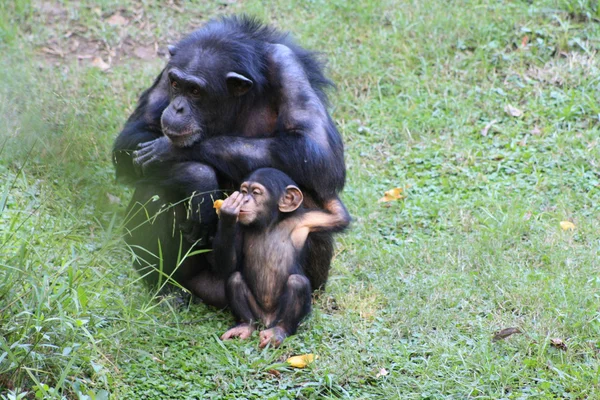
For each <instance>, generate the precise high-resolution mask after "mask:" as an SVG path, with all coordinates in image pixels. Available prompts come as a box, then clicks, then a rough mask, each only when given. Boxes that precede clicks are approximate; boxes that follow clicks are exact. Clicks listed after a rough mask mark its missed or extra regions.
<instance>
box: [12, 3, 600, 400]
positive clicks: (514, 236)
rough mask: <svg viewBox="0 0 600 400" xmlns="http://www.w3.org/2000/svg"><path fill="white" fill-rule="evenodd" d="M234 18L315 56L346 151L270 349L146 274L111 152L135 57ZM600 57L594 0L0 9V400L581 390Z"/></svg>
mask: <svg viewBox="0 0 600 400" xmlns="http://www.w3.org/2000/svg"><path fill="white" fill-rule="evenodd" d="M165 4H166V5H165ZM237 12H246V13H249V14H252V15H256V16H258V17H260V18H262V19H263V20H265V21H269V22H271V23H273V24H274V25H276V26H278V27H280V28H282V29H289V30H291V31H293V33H294V35H295V36H296V38H297V39H298V40H299V41H300V42H301V43H302V44H303V45H305V46H307V47H309V48H313V49H320V50H322V51H323V53H324V54H325V55H326V56H327V58H328V59H329V64H328V67H329V69H328V72H329V75H330V76H331V77H332V79H333V80H334V81H335V82H336V83H337V86H338V89H337V91H336V92H335V93H333V94H332V100H333V101H332V104H333V105H334V107H333V109H332V114H333V116H334V118H335V120H336V122H337V124H338V126H339V128H340V131H341V132H342V134H343V136H344V139H345V143H346V162H347V167H348V182H347V187H346V190H345V192H344V201H345V203H346V204H347V206H348V208H349V210H350V212H351V214H352V215H353V217H354V222H353V225H352V229H351V230H350V231H349V232H348V233H346V234H344V235H341V236H339V237H338V246H337V253H336V257H335V260H334V269H333V272H332V276H331V279H330V282H329V285H328V287H327V290H326V292H325V293H323V294H322V295H321V296H319V297H318V298H317V299H316V301H315V307H314V312H313V314H312V316H311V317H310V318H309V319H308V320H307V321H306V322H305V323H304V324H303V325H302V327H301V329H300V331H299V333H298V335H296V336H294V337H292V338H290V339H289V340H287V341H286V342H285V344H284V345H283V346H282V347H281V348H280V349H266V350H259V349H258V347H257V340H256V338H254V339H252V340H250V341H248V342H237V341H232V342H227V343H222V342H221V341H220V340H219V339H218V336H219V335H220V334H221V333H222V332H223V331H224V330H225V329H226V328H228V327H229V326H230V324H231V323H232V318H231V316H230V315H229V314H228V313H227V312H221V311H217V310H214V309H210V308H207V307H204V306H203V305H190V306H189V307H185V308H184V309H183V310H176V309H175V308H174V306H173V305H172V302H171V301H170V300H169V299H156V298H153V296H152V293H149V292H148V291H147V290H145V289H144V287H143V285H142V284H141V283H140V282H139V278H138V276H137V275H136V273H135V272H134V271H133V270H132V268H131V255H130V254H129V253H128V251H127V250H126V248H125V246H124V243H123V242H122V241H121V238H120V235H121V230H120V227H121V224H122V219H123V214H124V209H125V205H126V204H127V201H128V199H129V197H130V195H131V192H130V190H129V189H127V188H125V187H122V186H120V185H117V184H116V183H115V182H114V179H113V169H112V166H111V163H110V147H111V144H112V140H113V139H114V137H115V136H116V134H117V133H118V131H119V129H120V128H121V127H122V126H123V123H124V121H125V119H126V118H127V116H128V115H129V114H130V113H131V111H132V110H133V107H134V105H135V101H136V98H137V96H138V95H139V93H140V92H141V91H142V90H143V89H144V88H146V87H148V86H149V85H150V84H151V82H152V79H153V78H154V77H155V75H156V74H157V73H158V71H159V70H160V68H161V66H162V65H163V64H164V60H161V59H159V57H148V56H147V54H148V49H150V50H151V54H154V49H156V48H158V49H159V52H160V51H161V49H164V48H165V46H166V44H168V43H171V42H173V41H175V40H176V39H177V38H178V37H181V36H182V35H183V34H185V33H186V32H188V31H190V30H191V29H193V27H194V26H198V25H199V24H201V23H202V22H203V21H205V20H206V19H208V18H210V17H214V16H218V15H222V14H228V13H237ZM115 14H118V15H120V16H121V17H123V18H124V19H125V20H124V21H125V23H123V20H119V19H113V20H111V19H110V18H111V17H113V16H114V15H115ZM109 21H110V22H109ZM599 47H600V25H598V6H597V4H596V2H594V1H592V2H588V1H576V0H556V1H553V0H544V1H530V2H525V1H514V2H503V1H501V2H484V1H475V0H473V1H466V0H457V1H452V2H438V1H433V0H427V1H410V0H395V1H391V0H381V1H372V2H345V1H338V0H334V1H328V2H325V1H319V0H315V1H311V2H286V1H276V2H272V3H269V5H264V4H263V3H261V2H258V1H253V0H251V1H248V2H202V3H201V4H200V3H196V2H177V1H171V2H167V3H165V2H160V1H158V0H148V1H144V2H139V1H136V0H128V1H118V2H117V1H113V0H103V1H98V2H91V1H82V2H77V3H75V2H71V1H67V0H62V1H51V2H44V3H42V2H37V1H28V0H19V1H14V2H3V3H0V52H1V54H2V57H1V58H0V82H1V83H0V132H1V133H0V176H2V177H3V179H2V180H1V182H0V393H1V394H0V398H2V399H19V398H57V399H58V398H69V399H71V398H80V399H106V398H114V399H125V398H127V399H136V398H140V399H143V398H145V399H154V398H156V399H161V398H172V399H176V398H181V399H188V398H232V399H234V398H236V399H237V398H261V399H263V398H264V399H269V398H271V399H282V398H289V399H292V398H338V397H348V398H403V399H467V398H469V399H471V398H472V399H551V398H552V399H553V398H567V399H586V398H590V399H591V398H600V370H599V367H600V361H599V351H600V341H599V339H598V338H599V337H600V321H599V312H598V296H599V295H600V279H599V278H598V267H599V262H598V251H599V250H600V247H599V246H600V234H599V232H600V222H599V220H598V215H600V214H599V211H600V209H599V207H600V206H599V204H600V195H599V189H598V187H599V185H600V169H599V168H600V167H599V164H600V151H599V147H598V143H599V139H598V138H599V137H600V136H599V126H600V125H599V122H600V106H599V105H598V101H597V99H598V98H600V81H599V78H598V77H599V76H600V70H599V69H600V66H599V64H598V59H597V51H598V49H599ZM96 57H99V58H101V59H102V61H103V62H104V63H106V64H108V65H110V69H108V70H107V71H103V70H101V69H99V68H95V67H91V66H90V65H91V64H92V63H93V61H94V59H95V58H96ZM96 65H101V64H96ZM509 106H510V107H514V108H516V109H518V110H520V111H522V115H521V116H513V115H511V112H510V108H509ZM513 114H514V112H513ZM486 127H487V129H485V128H486ZM394 187H402V188H404V189H405V193H406V195H407V197H406V199H404V200H402V201H398V202H392V203H386V204H383V203H378V202H377V199H378V198H379V197H381V196H383V192H384V191H386V190H388V189H391V188H394ZM118 201H120V203H118ZM561 221H571V222H573V223H574V224H575V226H576V228H575V230H573V231H563V230H562V229H561V227H560V224H559V223H560V222H561ZM509 327H517V328H519V330H520V331H521V333H520V334H515V335H513V336H511V337H509V338H506V339H503V340H499V341H493V340H492V338H493V335H494V332H496V331H499V330H501V329H504V328H509ZM553 339H559V340H560V341H562V342H563V343H564V344H565V345H566V349H565V347H563V348H561V346H555V345H553V344H552V343H553V341H552V340H553ZM554 343H557V342H554ZM304 353H315V354H317V355H319V358H318V360H317V361H316V362H315V363H313V364H312V365H311V366H310V367H309V368H307V369H303V370H294V369H290V368H289V367H287V366H286V365H285V364H284V363H283V361H284V360H285V359H286V357H288V356H290V355H295V354H304Z"/></svg>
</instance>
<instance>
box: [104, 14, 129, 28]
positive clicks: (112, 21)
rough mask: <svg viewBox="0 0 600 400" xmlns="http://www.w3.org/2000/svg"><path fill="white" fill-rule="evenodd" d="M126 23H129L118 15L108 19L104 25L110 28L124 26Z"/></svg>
mask: <svg viewBox="0 0 600 400" xmlns="http://www.w3.org/2000/svg"><path fill="white" fill-rule="evenodd" d="M127 22H129V21H128V20H127V18H125V17H124V16H122V15H121V14H119V13H116V14H113V15H112V16H111V17H110V18H109V19H107V20H106V23H107V24H109V25H112V26H116V25H120V26H122V25H126V24H127Z"/></svg>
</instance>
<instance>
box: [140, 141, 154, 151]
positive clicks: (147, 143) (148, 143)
mask: <svg viewBox="0 0 600 400" xmlns="http://www.w3.org/2000/svg"><path fill="white" fill-rule="evenodd" d="M154 140H156V139H154ZM154 140H151V141H149V142H142V143H139V144H138V145H137V147H138V149H143V148H144V147H148V146H150V145H152V144H153V143H154Z"/></svg>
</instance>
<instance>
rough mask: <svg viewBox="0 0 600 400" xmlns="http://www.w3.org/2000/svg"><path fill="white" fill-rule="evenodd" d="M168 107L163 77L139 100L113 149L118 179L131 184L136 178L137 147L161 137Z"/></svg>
mask: <svg viewBox="0 0 600 400" xmlns="http://www.w3.org/2000/svg"><path fill="white" fill-rule="evenodd" d="M168 105H169V91H168V79H167V76H166V74H165V73H164V71H163V72H161V74H160V75H159V76H158V77H157V78H156V80H155V81H154V84H153V85H152V86H151V87H150V88H149V89H148V90H146V91H145V92H144V93H143V94H142V95H141V97H140V99H139V101H138V105H137V107H136V109H135V111H134V112H133V114H132V115H131V116H130V117H129V119H128V120H127V122H126V123H125V127H124V128H123V130H122V131H121V133H120V134H119V136H117V139H116V140H115V143H114V145H113V163H114V165H115V169H116V173H117V178H123V179H125V180H126V181H133V180H135V179H137V178H138V177H139V175H140V174H139V168H137V167H136V166H135V165H134V163H133V158H132V157H133V152H134V151H135V150H137V148H138V145H139V144H140V143H144V142H148V141H151V140H154V139H156V138H159V137H161V136H162V135H163V134H162V130H161V127H160V116H161V114H162V112H163V110H164V109H165V108H166V107H167V106H168Z"/></svg>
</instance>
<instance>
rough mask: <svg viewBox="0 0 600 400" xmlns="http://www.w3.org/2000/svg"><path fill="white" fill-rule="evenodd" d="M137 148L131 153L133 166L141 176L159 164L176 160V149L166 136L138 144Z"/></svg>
mask: <svg viewBox="0 0 600 400" xmlns="http://www.w3.org/2000/svg"><path fill="white" fill-rule="evenodd" d="M138 148H139V150H137V151H134V152H133V165H134V166H135V167H136V169H137V170H138V172H141V173H142V175H144V174H145V173H146V172H147V171H148V170H150V169H151V168H153V167H156V166H157V165H159V164H161V163H165V162H168V161H174V160H175V159H176V157H175V154H176V150H177V149H176V147H175V146H173V144H172V143H171V141H170V140H169V138H168V137H166V136H161V137H159V138H158V139H154V140H152V141H150V142H144V143H140V144H139V145H138Z"/></svg>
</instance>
